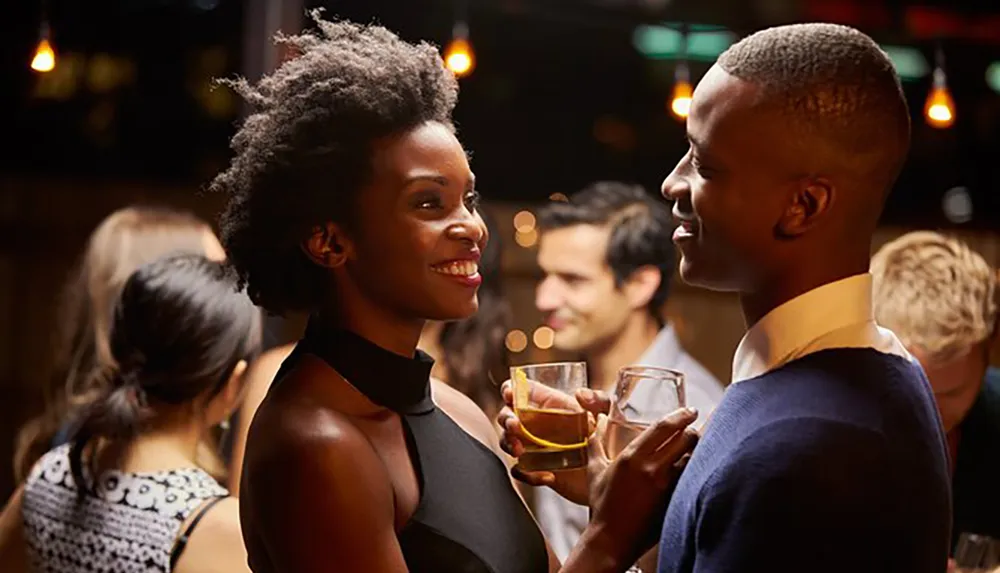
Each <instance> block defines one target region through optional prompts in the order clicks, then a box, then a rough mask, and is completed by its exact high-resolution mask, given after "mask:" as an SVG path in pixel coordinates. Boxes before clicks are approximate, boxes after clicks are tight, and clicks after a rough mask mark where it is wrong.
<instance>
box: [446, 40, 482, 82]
mask: <svg viewBox="0 0 1000 573" xmlns="http://www.w3.org/2000/svg"><path fill="white" fill-rule="evenodd" d="M444 63H445V65H446V66H448V69H449V70H451V71H452V73H453V74H455V75H456V76H458V77H460V78H461V77H465V76H467V75H469V74H471V73H472V70H473V68H475V67H476V57H475V55H474V54H473V52H472V44H470V43H469V41H468V40H466V39H465V38H464V37H462V36H456V37H455V38H454V39H453V40H452V41H451V43H450V44H448V48H447V49H446V50H445V52H444Z"/></svg>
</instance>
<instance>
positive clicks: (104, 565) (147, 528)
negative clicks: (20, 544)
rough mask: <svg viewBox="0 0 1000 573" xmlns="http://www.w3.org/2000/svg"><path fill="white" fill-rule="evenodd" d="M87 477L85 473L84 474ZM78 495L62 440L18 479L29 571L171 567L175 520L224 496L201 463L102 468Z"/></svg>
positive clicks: (91, 572)
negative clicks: (21, 487) (170, 467)
mask: <svg viewBox="0 0 1000 573" xmlns="http://www.w3.org/2000/svg"><path fill="white" fill-rule="evenodd" d="M87 477H88V480H89V476H87ZM88 489H91V491H88V493H87V494H86V495H84V497H83V498H80V497H79V496H78V494H77V491H78V490H77V485H76V483H75V480H74V479H73V474H72V473H71V471H70V464H69V445H64V446H60V447H58V448H55V449H54V450H52V451H50V452H49V453H47V454H46V455H45V456H43V457H42V459H41V460H40V461H39V462H38V463H37V464H36V465H35V467H34V469H33V470H32V472H31V475H30V476H29V477H28V481H27V483H26V485H25V491H24V502H23V509H22V513H23V518H24V534H25V539H26V541H27V544H28V550H29V554H30V558H31V562H32V566H33V568H34V570H35V571H38V572H44V573H49V572H52V573H55V572H59V573H77V572H80V573H83V572H87V573H103V572H107V573H112V572H114V573H131V572H136V573H138V572H143V573H146V572H150V571H154V572H155V571H162V572H164V573H165V572H167V571H170V568H171V555H172V554H173V553H175V551H174V550H175V546H176V545H177V541H178V538H179V537H180V528H181V525H182V524H183V523H184V522H185V520H187V519H188V517H189V516H190V515H191V514H192V512H194V511H195V510H196V509H198V508H199V507H201V506H203V505H205V503H206V502H207V501H210V500H213V499H218V498H222V497H225V496H227V495H228V492H227V491H226V489H225V488H223V487H222V486H220V485H219V483H218V482H217V481H216V480H215V479H214V478H212V477H211V476H210V475H208V474H207V473H206V472H204V471H203V470H200V469H197V468H185V469H178V470H170V471H158V472H143V473H125V472H120V471H116V470H110V471H106V472H104V473H102V474H101V475H100V477H99V479H98V482H97V487H96V488H88Z"/></svg>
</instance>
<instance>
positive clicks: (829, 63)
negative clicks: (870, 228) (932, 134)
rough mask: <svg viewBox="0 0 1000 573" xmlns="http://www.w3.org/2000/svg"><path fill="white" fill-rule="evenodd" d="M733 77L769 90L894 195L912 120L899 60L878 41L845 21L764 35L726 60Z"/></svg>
mask: <svg viewBox="0 0 1000 573" xmlns="http://www.w3.org/2000/svg"><path fill="white" fill-rule="evenodd" d="M718 65H719V67H721V68H722V69H723V70H724V71H726V72H727V73H728V74H730V75H732V76H734V77H736V78H739V79H741V80H743V81H746V82H749V83H752V84H754V85H757V86H759V87H760V88H762V92H761V98H762V100H763V101H762V103H766V104H774V105H776V106H778V109H779V111H780V112H781V114H782V115H783V116H784V118H785V119H786V120H788V121H790V122H791V124H792V125H793V126H795V127H797V128H798V130H799V133H801V134H804V135H805V136H806V137H810V136H812V137H814V138H816V139H817V140H819V141H822V142H823V143H824V144H825V145H827V146H829V148H830V149H831V150H833V151H834V152H836V153H837V155H838V156H839V157H846V158H849V159H850V158H854V160H853V161H854V163H853V164H852V166H851V168H852V170H853V171H854V172H856V173H857V174H858V175H860V176H862V177H864V178H865V179H867V180H868V182H869V183H871V184H873V185H876V186H878V188H879V189H880V190H881V191H882V192H883V197H882V199H883V200H884V196H885V195H887V194H888V192H889V190H890V189H891V188H892V185H893V183H894V182H895V180H896V178H897V177H898V176H899V172H900V170H901V169H902V166H903V163H904V161H905V159H906V154H907V152H908V150H909V141H910V115H909V110H908V108H907V105H906V98H905V97H904V95H903V91H902V87H901V86H900V83H899V76H897V74H896V72H895V69H894V68H893V65H892V61H891V60H890V59H889V57H888V56H887V55H886V54H885V52H884V51H882V49H881V48H880V47H879V46H878V44H876V43H875V41H873V40H872V39H871V38H869V37H868V36H867V35H865V34H863V33H862V32H860V31H858V30H855V29H854V28H850V27H848V26H841V25H837V24H820V23H812V24H792V25H786V26H778V27H774V28H768V29H765V30H762V31H759V32H757V33H755V34H752V35H750V36H747V37H746V38H744V39H742V40H740V41H739V42H737V43H735V44H733V45H732V46H730V48H729V49H728V50H726V51H725V52H724V53H723V54H722V55H721V56H719V59H718Z"/></svg>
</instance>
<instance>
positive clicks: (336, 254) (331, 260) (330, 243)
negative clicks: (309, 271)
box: [301, 223, 352, 269]
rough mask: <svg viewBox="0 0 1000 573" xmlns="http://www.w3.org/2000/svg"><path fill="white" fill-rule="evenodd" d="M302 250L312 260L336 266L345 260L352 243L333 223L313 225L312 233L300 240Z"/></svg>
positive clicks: (318, 263)
mask: <svg viewBox="0 0 1000 573" xmlns="http://www.w3.org/2000/svg"><path fill="white" fill-rule="evenodd" d="M301 246H302V252H304V253H305V254H306V256H307V257H309V259H310V260H312V262H314V263H316V264H317V265H320V266H322V267H327V268H331V269H332V268H336V267H339V266H340V265H342V264H344V262H346V261H347V257H348V255H349V254H350V250H351V248H352V243H351V242H350V240H349V239H348V238H347V235H346V234H345V233H344V232H343V230H342V229H341V228H340V227H339V226H337V225H336V224H335V223H326V224H324V225H317V226H315V227H313V229H312V233H310V235H309V237H308V238H306V240H305V241H303V242H302V245H301Z"/></svg>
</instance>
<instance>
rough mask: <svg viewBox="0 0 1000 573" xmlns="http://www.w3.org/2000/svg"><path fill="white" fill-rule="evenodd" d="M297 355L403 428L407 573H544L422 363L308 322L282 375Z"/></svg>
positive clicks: (520, 515)
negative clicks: (416, 489)
mask: <svg viewBox="0 0 1000 573" xmlns="http://www.w3.org/2000/svg"><path fill="white" fill-rule="evenodd" d="M303 353H309V354H313V355H315V356H318V357H319V358H321V359H323V361H325V362H326V363H327V364H328V365H329V366H330V367H331V368H333V369H334V370H336V371H337V373H339V374H340V375H341V376H343V377H344V379H345V380H347V381H348V382H349V383H350V384H351V385H352V386H354V387H355V388H357V389H358V390H359V391H360V392H362V393H363V394H364V395H365V396H367V397H368V398H369V399H370V400H371V401H372V402H374V403H376V404H379V405H381V406H384V407H386V408H388V409H390V410H392V411H394V412H396V413H398V414H399V416H400V419H401V420H402V422H403V424H402V425H403V428H404V432H405V433H406V435H405V437H406V442H407V447H408V449H409V454H410V459H411V461H412V463H413V468H414V471H415V473H416V474H417V478H418V480H419V484H420V501H419V503H418V505H417V509H416V511H415V512H414V514H413V516H412V517H411V518H410V520H409V522H407V523H406V525H404V526H403V527H402V528H401V529H400V530H399V531H397V532H396V536H397V539H398V541H399V545H400V547H401V548H402V550H403V556H404V558H405V559H406V564H407V567H408V568H409V570H410V572H411V573H424V572H428V573H429V572H435V573H459V572H461V573H545V572H546V571H548V556H547V553H546V549H545V541H544V539H543V538H542V535H541V532H540V531H539V530H538V526H537V525H536V524H535V521H534V520H533V519H532V517H531V515H530V514H529V513H528V510H527V509H526V508H525V506H524V503H523V502H522V501H521V498H520V496H518V495H517V493H516V492H515V491H514V488H513V486H512V485H511V483H510V478H509V477H508V475H507V469H506V467H505V466H504V464H503V463H502V462H501V461H500V459H499V458H498V457H497V456H496V454H495V453H494V452H492V451H490V450H489V449H488V448H486V447H485V446H484V445H483V444H482V443H480V442H479V441H478V440H476V439H475V438H473V437H471V436H469V435H468V434H467V433H466V432H465V431H464V430H462V429H461V428H460V427H459V426H458V425H457V424H456V423H455V422H454V421H453V420H452V419H451V418H450V417H448V415H447V414H445V413H444V412H442V411H441V410H440V409H439V408H437V407H436V406H435V404H434V401H433V400H432V399H431V391H430V372H431V366H432V365H433V360H431V359H430V357H429V356H427V355H426V354H424V353H423V352H421V351H417V353H416V356H415V357H413V358H409V357H406V356H401V355H399V354H396V353H393V352H390V351H388V350H386V349H384V348H381V347H380V346H378V345H376V344H374V343H372V342H370V341H368V340H367V339H365V338H362V337H361V336H358V335H357V334H354V333H352V332H350V331H347V330H342V329H336V328H330V327H327V326H324V325H322V324H320V323H319V322H318V321H316V320H313V321H310V324H309V326H308V328H307V329H306V334H305V337H304V338H303V340H302V341H301V342H300V343H299V345H298V346H297V348H296V350H295V352H294V353H293V354H292V356H291V357H290V358H289V360H288V362H287V363H286V365H285V366H286V368H283V370H285V371H287V370H288V368H287V367H288V366H291V365H292V364H294V363H295V362H296V361H297V360H298V356H300V355H301V354H303ZM345 463H349V461H348V460H345Z"/></svg>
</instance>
